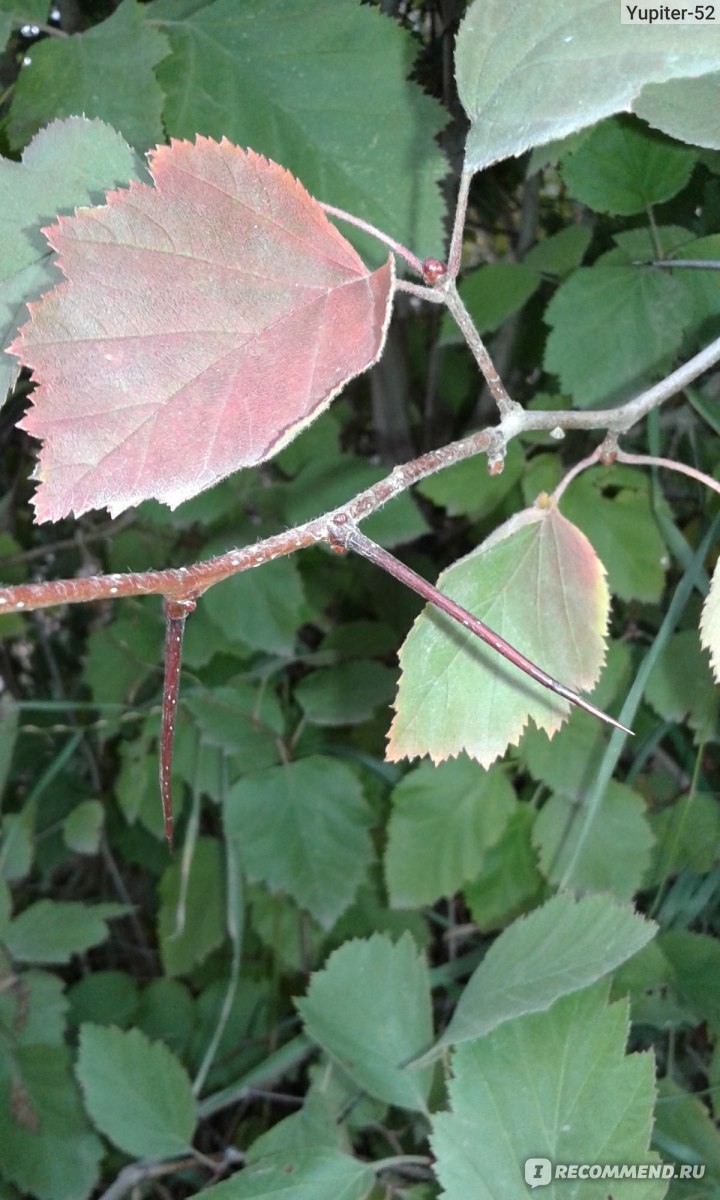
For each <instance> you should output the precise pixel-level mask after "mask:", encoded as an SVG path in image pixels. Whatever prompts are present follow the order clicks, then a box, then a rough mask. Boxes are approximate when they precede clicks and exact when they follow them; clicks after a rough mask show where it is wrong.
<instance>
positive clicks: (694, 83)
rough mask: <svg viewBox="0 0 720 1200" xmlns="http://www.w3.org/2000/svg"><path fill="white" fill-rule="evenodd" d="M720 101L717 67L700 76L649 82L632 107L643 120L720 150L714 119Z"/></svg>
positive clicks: (692, 142)
mask: <svg viewBox="0 0 720 1200" xmlns="http://www.w3.org/2000/svg"><path fill="white" fill-rule="evenodd" d="M719 102H720V73H718V72H717V71H716V72H714V73H713V74H711V75H702V76H701V77H700V78H699V79H676V80H673V81H672V82H670V83H665V84H662V85H658V84H649V86H648V87H646V88H643V92H642V95H641V96H640V97H639V98H638V99H637V100H636V101H635V104H634V106H633V107H634V109H635V112H636V113H637V115H638V116H639V117H642V119H643V121H647V122H648V124H649V125H653V126H654V127H655V128H656V129H662V130H663V132H664V133H669V134H670V136H671V137H674V138H679V139H680V141H681V142H690V144H691V145H693V146H706V147H708V149H711V150H720V131H718V123H717V121H716V120H715V113H716V112H717V108H718V103H719Z"/></svg>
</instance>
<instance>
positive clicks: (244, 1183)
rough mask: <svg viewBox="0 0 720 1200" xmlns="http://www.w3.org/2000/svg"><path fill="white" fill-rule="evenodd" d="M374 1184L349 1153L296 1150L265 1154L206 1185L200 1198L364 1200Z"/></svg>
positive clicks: (369, 1173)
mask: <svg viewBox="0 0 720 1200" xmlns="http://www.w3.org/2000/svg"><path fill="white" fill-rule="evenodd" d="M374 1183H375V1175H374V1174H373V1170H372V1167H369V1166H368V1164H367V1163H364V1162H360V1161H359V1159H357V1158H352V1157H351V1156H350V1155H349V1154H341V1153H340V1151H333V1150H324V1149H312V1150H296V1151H295V1152H294V1153H291V1154H275V1155H269V1156H268V1157H267V1158H263V1159H261V1160H260V1162H258V1163H254V1164H252V1165H251V1166H249V1167H246V1168H245V1169H244V1170H243V1171H241V1172H240V1173H239V1174H238V1175H234V1176H233V1178H232V1179H228V1180H227V1181H226V1182H225V1183H218V1184H216V1185H215V1187H210V1188H206V1190H205V1191H204V1192H203V1200H205V1197H206V1196H207V1197H208V1198H209V1200H263V1197H267V1200H276V1197H284V1198H285V1200H364V1197H365V1196H367V1195H368V1193H369V1192H370V1191H371V1190H372V1187H373V1185H374Z"/></svg>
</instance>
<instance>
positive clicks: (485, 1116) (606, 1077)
mask: <svg viewBox="0 0 720 1200" xmlns="http://www.w3.org/2000/svg"><path fill="white" fill-rule="evenodd" d="M606 996H607V986H606V985H605V984H602V983H599V984H596V985H595V986H594V987H591V988H587V989H585V990H584V991H581V992H577V993H575V995H572V996H564V997H563V998H562V999H559V1000H558V1001H557V1002H556V1003H555V1004H553V1006H552V1008H550V1009H549V1010H548V1011H547V1012H544V1013H540V1014H537V1015H535V1016H527V1017H521V1018H519V1019H517V1020H514V1021H512V1022H509V1023H508V1024H506V1025H503V1026H502V1027H501V1028H500V1029H495V1030H493V1032H492V1033H490V1034H489V1035H488V1036H487V1037H483V1038H481V1039H479V1040H478V1041H476V1042H473V1043H471V1044H470V1045H466V1046H460V1047H458V1049H457V1050H456V1051H455V1052H454V1054H453V1057H452V1070H453V1079H452V1081H451V1083H450V1085H449V1092H450V1103H451V1112H448V1113H438V1114H437V1116H436V1117H435V1118H434V1120H433V1134H432V1138H431V1144H432V1148H433V1151H434V1154H435V1156H436V1171H437V1174H438V1177H439V1179H440V1182H441V1183H442V1185H443V1189H444V1190H443V1193H442V1195H443V1200H468V1197H470V1196H472V1198H473V1200H513V1198H515V1197H518V1196H524V1195H526V1194H527V1193H528V1189H527V1187H526V1185H525V1176H524V1164H525V1163H526V1162H527V1160H528V1159H531V1160H537V1159H549V1160H550V1162H551V1163H553V1164H554V1163H624V1162H627V1163H640V1162H649V1163H659V1159H658V1157H657V1155H655V1154H652V1153H650V1152H649V1149H648V1148H649V1143H650V1131H651V1129H652V1120H653V1101H654V1098H655V1087H654V1070H653V1058H652V1055H651V1054H648V1053H645V1054H633V1055H629V1056H627V1057H626V1056H625V1054H624V1049H625V1043H626V1040H627V1035H628V1018H627V1004H625V1003H618V1004H612V1005H608V1004H607V1002H606ZM530 1171H532V1166H531V1167H530ZM531 1177H532V1176H531ZM610 1188H611V1189H612V1196H613V1200H640V1198H642V1200H661V1197H662V1196H664V1194H665V1188H666V1184H665V1183H664V1182H662V1180H658V1181H656V1182H653V1183H647V1184H645V1186H643V1184H642V1183H638V1182H637V1180H628V1181H623V1180H617V1181H613V1182H612V1183H611V1182H609V1181H608V1180H605V1181H602V1180H586V1181H583V1182H576V1183H574V1184H573V1183H568V1181H566V1180H556V1181H554V1182H553V1183H550V1184H549V1186H547V1187H544V1188H543V1191H542V1195H543V1197H546V1196H547V1197H548V1198H549V1200H562V1198H567V1197H569V1196H573V1197H576V1198H577V1200H605V1197H606V1196H607V1195H608V1193H609V1189H610Z"/></svg>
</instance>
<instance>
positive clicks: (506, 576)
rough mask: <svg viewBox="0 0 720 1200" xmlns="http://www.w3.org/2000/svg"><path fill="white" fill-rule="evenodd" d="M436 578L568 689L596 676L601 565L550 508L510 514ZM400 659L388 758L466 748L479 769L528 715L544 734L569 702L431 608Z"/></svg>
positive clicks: (444, 754) (603, 606) (603, 610)
mask: <svg viewBox="0 0 720 1200" xmlns="http://www.w3.org/2000/svg"><path fill="white" fill-rule="evenodd" d="M437 586H438V588H439V589H440V590H441V591H443V592H445V594H446V595H448V596H450V597H452V599H453V600H455V601H457V602H458V603H459V604H462V605H463V606H464V607H465V608H467V609H469V611H470V612H471V613H473V615H474V616H477V617H479V618H480V620H482V621H484V622H486V624H487V625H489V626H490V628H491V629H493V630H494V631H495V632H496V633H498V634H500V636H501V637H504V638H505V639H506V640H507V641H508V642H510V643H511V645H513V646H515V647H517V649H518V650H521V651H522V652H523V653H524V654H526V655H527V657H528V658H530V659H532V660H533V662H536V663H537V664H538V666H541V667H543V668H544V669H545V670H547V671H548V672H549V673H551V674H552V675H553V676H554V677H555V678H557V679H560V680H562V682H563V683H565V684H566V685H567V686H569V687H574V688H583V689H585V688H589V687H591V686H592V685H593V683H594V682H595V679H596V678H597V675H598V673H599V671H600V668H601V666H602V660H603V655H604V637H605V629H606V624H607V617H608V604H609V598H608V593H607V588H606V585H605V577H604V571H603V567H602V564H601V563H600V562H599V561H598V559H597V557H596V556H595V553H594V551H593V549H592V546H591V545H590V543H589V542H588V541H587V540H586V538H585V537H584V536H583V535H582V534H581V533H580V531H579V530H578V529H576V528H575V527H574V526H573V525H571V524H570V522H569V521H566V520H565V518H564V517H562V516H561V515H560V513H559V512H558V510H557V508H556V507H555V506H554V505H551V506H549V507H546V508H535V509H532V510H531V509H526V510H525V511H524V512H522V513H519V514H517V516H516V517H514V518H512V519H511V520H510V521H509V522H506V524H505V525H503V526H502V527H501V528H500V529H499V530H496V531H495V533H493V534H492V536H491V537H490V538H489V539H488V540H487V541H486V542H485V543H484V544H483V545H482V546H480V547H479V548H478V549H477V550H475V551H473V552H472V553H471V554H469V555H467V557H466V558H463V559H461V560H460V561H459V562H457V563H455V564H454V565H453V566H452V567H450V568H449V569H448V570H447V571H444V572H443V573H442V575H441V576H440V578H439V579H438V583H437ZM529 596H530V597H532V598H533V602H532V604H528V597H529ZM400 662H401V666H402V676H401V678H400V686H399V688H398V694H397V698H396V701H395V709H396V716H395V720H394V721H393V725H392V728H391V731H390V744H389V747H388V752H387V756H388V758H390V759H399V758H403V757H411V756H414V755H419V754H429V755H430V757H431V758H432V759H433V761H434V762H439V761H441V760H442V759H444V758H449V757H451V756H452V755H455V754H458V753H460V752H461V751H465V753H466V754H468V755H469V756H470V757H471V758H475V759H477V761H478V762H479V763H481V764H482V765H483V766H488V765H489V764H490V763H491V762H492V761H493V760H494V759H495V758H497V756H498V755H499V754H502V753H503V751H504V750H505V748H506V747H507V746H508V744H510V743H511V742H515V741H517V739H518V738H519V736H520V734H521V733H522V730H523V728H524V726H525V725H526V723H527V719H528V716H530V717H532V719H533V721H534V722H535V723H536V725H538V726H540V727H541V728H543V729H546V730H547V731H548V732H554V731H555V730H556V729H558V728H559V727H560V725H561V724H562V722H563V721H564V720H565V718H566V716H567V711H568V707H569V706H568V703H567V702H566V701H563V700H560V699H559V698H558V697H557V696H555V695H553V694H551V693H550V692H549V691H547V690H546V689H545V688H542V687H541V686H540V685H539V684H536V683H534V682H532V681H531V680H529V679H528V677H527V676H526V675H525V674H524V673H522V672H521V671H520V670H519V669H518V668H517V667H514V666H512V665H511V664H510V663H508V662H506V660H504V659H502V658H500V657H499V655H497V654H496V653H495V652H494V651H493V650H491V649H490V648H489V647H487V646H485V645H484V644H482V643H481V642H480V641H479V639H478V638H476V637H475V636H474V635H472V634H470V633H468V632H466V631H465V630H463V629H461V628H460V626H459V625H457V623H456V622H454V621H452V620H451V619H450V618H449V617H446V616H445V615H444V614H442V613H438V612H437V611H436V610H435V609H434V608H432V607H431V606H429V605H428V606H427V608H426V609H425V610H424V611H423V612H422V613H421V614H420V616H419V617H418V619H417V620H416V622H415V624H414V626H413V628H412V629H411V630H410V633H409V635H408V637H407V639H406V641H405V643H404V645H403V647H402V649H401V651H400ZM469 698H471V699H469Z"/></svg>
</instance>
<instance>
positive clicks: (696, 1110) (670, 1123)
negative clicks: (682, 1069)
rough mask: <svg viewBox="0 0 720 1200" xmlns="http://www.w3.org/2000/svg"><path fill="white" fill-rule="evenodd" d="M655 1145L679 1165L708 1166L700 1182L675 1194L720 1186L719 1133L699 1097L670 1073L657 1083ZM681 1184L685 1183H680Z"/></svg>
mask: <svg viewBox="0 0 720 1200" xmlns="http://www.w3.org/2000/svg"><path fill="white" fill-rule="evenodd" d="M658 1093H659V1094H658V1103H657V1109H656V1113H655V1128H654V1130H653V1144H654V1145H655V1146H657V1148H658V1150H660V1151H661V1152H662V1154H663V1157H664V1158H666V1159H670V1160H671V1161H673V1160H674V1161H675V1162H677V1163H678V1164H680V1165H683V1164H692V1165H693V1166H698V1167H700V1166H701V1165H702V1166H703V1167H704V1168H705V1169H704V1172H703V1175H702V1176H701V1177H700V1178H699V1179H698V1181H697V1183H696V1184H695V1185H694V1186H693V1184H692V1183H691V1184H687V1185H686V1187H687V1189H688V1190H687V1191H685V1190H684V1189H683V1191H680V1192H676V1191H673V1193H672V1195H673V1196H678V1197H679V1196H683V1197H684V1196H697V1200H703V1197H705V1196H710V1195H715V1194H716V1193H717V1189H718V1187H720V1133H718V1130H717V1128H716V1127H715V1125H713V1122H712V1120H711V1118H710V1115H709V1113H708V1110H707V1108H706V1107H705V1105H704V1104H703V1102H702V1100H701V1099H700V1098H699V1097H698V1096H691V1095H690V1094H689V1092H686V1091H685V1090H684V1088H682V1087H680V1085H679V1084H677V1083H675V1081H674V1080H673V1079H670V1078H668V1077H667V1076H666V1077H665V1078H664V1079H661V1080H660V1082H659V1084H658ZM680 1186H682V1185H680Z"/></svg>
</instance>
